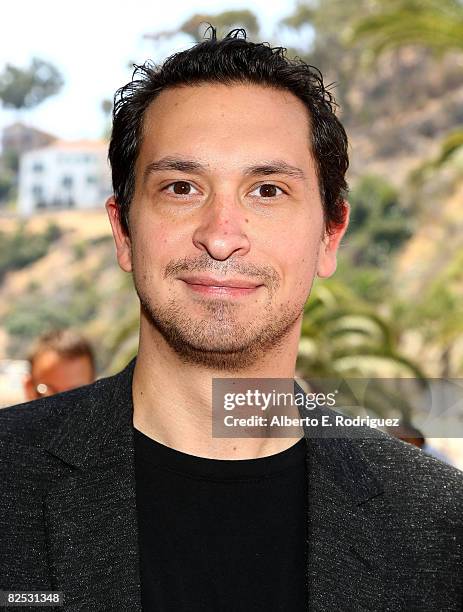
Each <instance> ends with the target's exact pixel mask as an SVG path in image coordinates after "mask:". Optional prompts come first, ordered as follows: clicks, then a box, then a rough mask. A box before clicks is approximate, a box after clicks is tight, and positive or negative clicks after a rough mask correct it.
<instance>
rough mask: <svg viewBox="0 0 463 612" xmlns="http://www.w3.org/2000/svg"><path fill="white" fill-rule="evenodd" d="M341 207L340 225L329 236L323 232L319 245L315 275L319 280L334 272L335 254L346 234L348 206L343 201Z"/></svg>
mask: <svg viewBox="0 0 463 612" xmlns="http://www.w3.org/2000/svg"><path fill="white" fill-rule="evenodd" d="M343 207H344V219H343V221H342V223H341V224H339V225H337V226H336V227H335V228H333V230H332V232H331V233H330V234H328V233H327V232H325V236H324V238H323V240H322V242H321V244H320V249H319V252H318V265H317V275H318V276H320V277H321V278H328V277H329V276H332V275H333V274H334V273H335V271H336V264H337V261H336V254H337V251H338V247H339V244H340V242H341V240H342V237H343V236H344V234H345V233H346V230H347V226H348V225H349V212H350V206H349V203H348V202H347V201H346V200H344V201H343Z"/></svg>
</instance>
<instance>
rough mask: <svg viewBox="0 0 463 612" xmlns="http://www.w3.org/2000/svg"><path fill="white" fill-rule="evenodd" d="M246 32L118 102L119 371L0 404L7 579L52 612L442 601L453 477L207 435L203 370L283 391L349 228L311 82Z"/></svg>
mask: <svg viewBox="0 0 463 612" xmlns="http://www.w3.org/2000/svg"><path fill="white" fill-rule="evenodd" d="M241 32H242V31H240V30H238V31H234V32H232V33H230V34H229V35H228V36H227V37H226V38H225V39H224V40H217V39H216V37H215V32H214V31H213V32H212V38H211V39H210V40H206V41H204V42H202V43H200V44H198V45H196V46H194V47H192V48H191V49H189V50H187V51H184V52H181V53H178V54H176V55H174V56H172V57H171V58H169V59H168V60H167V61H166V62H165V63H164V65H163V66H162V67H160V68H156V67H150V66H144V67H140V68H139V70H138V71H137V76H136V78H134V80H133V81H132V83H130V84H128V85H127V86H126V87H124V88H122V90H120V91H119V94H118V96H117V98H116V104H115V110H114V122H113V133H112V140H111V145H110V161H111V165H112V172H113V186H114V197H112V198H110V199H109V200H108V202H107V210H108V214H109V218H110V222H111V225H112V229H113V234H114V239H115V244H116V251H117V259H118V262H119V265H120V266H121V268H122V269H123V270H125V271H126V272H130V273H132V274H133V278H134V284H135V287H136V291H137V293H138V296H139V299H140V304H141V326H140V345H139V351H138V356H137V358H136V361H135V362H132V363H131V364H129V366H128V367H127V368H126V369H125V370H124V371H123V372H122V373H120V374H118V375H116V376H114V377H112V378H108V379H104V380H100V381H98V382H96V383H95V384H94V385H92V386H90V387H86V388H85V389H84V390H75V391H71V392H70V393H68V394H65V395H64V396H60V397H59V399H58V398H50V399H44V400H40V401H39V402H36V404H35V408H34V415H33V416H32V411H24V410H22V411H21V412H20V411H19V409H18V408H10V409H7V410H5V411H3V413H2V415H1V418H2V423H1V429H2V431H3V432H4V441H3V448H4V450H3V455H2V456H3V457H5V458H6V459H4V463H7V466H8V467H7V468H6V469H5V470H4V472H5V475H4V479H5V480H6V485H5V488H4V492H3V495H2V500H3V501H2V507H3V517H4V518H3V519H2V530H3V539H4V543H3V551H4V552H3V557H2V566H1V576H2V581H3V588H5V589H10V590H11V589H23V590H40V589H41V590H46V589H48V590H56V591H62V592H63V593H64V597H65V604H64V609H65V610H92V611H102V610H108V611H117V612H120V611H129V610H130V611H131V612H132V611H138V610H141V609H143V610H145V611H151V610H164V611H165V610H169V611H170V610H175V611H176V612H180V611H183V610H210V611H214V612H215V611H231V610H233V611H237V610H240V611H241V610H243V611H244V610H245V611H251V610H255V611H257V610H259V611H264V610H265V611H270V610H285V611H299V610H315V611H320V612H321V611H326V610H330V609H334V610H346V611H353V610H356V611H357V610H375V611H379V610H391V611H392V610H394V611H397V610H401V611H406V610H407V611H408V610H435V611H437V610H444V609H445V610H460V609H461V604H462V601H463V585H462V576H461V570H462V561H463V551H462V543H463V538H462V513H461V502H462V499H463V491H462V488H463V487H462V477H461V474H460V473H459V472H458V471H457V470H454V469H452V468H451V467H449V466H445V465H444V464H442V463H440V462H439V461H436V460H433V459H432V458H429V457H425V456H423V455H422V454H421V453H420V451H419V450H418V449H415V448H413V447H411V446H410V445H406V444H404V443H402V442H400V441H398V440H395V439H393V438H391V437H389V436H387V435H385V434H381V433H376V434H375V435H373V436H371V435H367V434H366V433H365V436H364V437H360V438H355V439H350V438H335V437H331V438H324V437H316V436H315V437H311V436H310V434H309V432H308V431H307V430H305V431H304V434H305V435H304V436H302V435H301V436H300V439H297V438H296V439H294V438H288V437H276V436H274V437H257V438H249V437H248V438H246V437H245V438H240V439H237V438H219V437H213V436H212V435H211V401H212V389H211V388H212V379H213V378H234V377H237V378H259V379H267V378H285V379H292V378H293V377H294V367H295V360H296V355H297V349H298V340H299V334H300V329H301V322H302V313H303V306H304V303H305V302H306V299H307V297H308V295H309V293H310V289H311V286H312V282H313V279H314V277H315V275H318V276H319V277H328V276H330V275H331V274H333V273H334V271H335V268H336V252H337V249H338V246H339V243H340V241H341V239H342V237H343V235H344V232H345V230H346V227H347V223H348V214H349V208H348V204H347V202H345V200H344V193H345V190H346V183H345V178H344V176H345V172H346V169H347V152H346V151H347V140H346V136H345V132H344V130H343V128H342V126H341V124H340V123H339V121H338V120H337V118H336V116H335V114H334V111H333V100H332V98H331V96H330V94H329V93H328V92H327V91H326V90H325V89H324V87H323V82H322V80H321V77H320V75H319V74H318V73H317V72H316V71H314V70H313V69H311V68H310V67H309V66H307V65H306V64H304V63H302V62H297V61H290V60H288V59H287V58H286V56H285V53H284V50H283V49H279V48H277V49H271V48H270V47H269V46H267V45H265V44H254V43H251V42H248V41H246V40H245V39H244V38H242V37H240V33H241ZM25 415H26V416H25Z"/></svg>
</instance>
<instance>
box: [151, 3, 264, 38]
mask: <svg viewBox="0 0 463 612" xmlns="http://www.w3.org/2000/svg"><path fill="white" fill-rule="evenodd" d="M209 25H213V26H214V27H215V28H217V30H218V31H217V34H218V36H219V37H222V36H224V35H225V34H227V33H228V32H229V31H230V30H233V29H235V28H245V29H246V32H247V35H248V37H249V38H251V39H252V38H254V37H256V36H257V34H258V32H259V24H258V21H257V17H256V16H255V15H254V13H253V12H252V11H250V10H247V9H241V10H229V11H223V12H221V13H216V14H211V13H195V14H194V15H192V16H191V17H189V18H188V19H187V20H186V21H184V22H183V23H182V24H181V25H180V27H179V28H178V29H176V30H163V31H160V32H154V33H151V34H145V36H144V38H150V39H152V40H154V41H158V40H161V39H164V38H170V37H172V36H175V35H176V34H178V33H180V32H181V33H182V34H187V35H188V36H191V37H192V38H193V40H194V41H195V42H199V41H200V40H202V39H203V38H204V34H205V31H206V30H207V28H208V27H209Z"/></svg>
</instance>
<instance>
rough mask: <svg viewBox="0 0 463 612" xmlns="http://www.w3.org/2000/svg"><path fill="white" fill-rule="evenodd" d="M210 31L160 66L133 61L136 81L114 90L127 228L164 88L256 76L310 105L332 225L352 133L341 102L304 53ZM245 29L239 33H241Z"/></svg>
mask: <svg viewBox="0 0 463 612" xmlns="http://www.w3.org/2000/svg"><path fill="white" fill-rule="evenodd" d="M209 29H210V30H211V37H210V38H209V39H206V40H204V41H202V42H200V43H197V44H195V45H194V46H193V47H191V48H190V49H188V50H186V51H181V52H179V53H175V54H174V55H171V56H170V57H169V58H168V59H167V60H166V61H165V62H164V64H163V65H162V66H156V65H154V64H152V63H150V62H146V63H145V64H143V65H141V66H135V70H134V73H133V76H132V81H131V82H130V83H128V84H127V85H125V86H124V87H121V88H120V89H118V90H117V92H116V94H115V96H114V110H113V129H112V136H111V143H110V146H109V160H110V163H111V168H112V181H113V190H114V197H115V200H116V203H117V205H118V207H119V211H120V217H121V221H122V224H123V227H124V229H125V230H126V232H127V233H128V231H129V227H128V213H129V207H130V203H131V200H132V198H133V194H134V189H135V164H136V161H137V158H138V154H139V151H140V145H141V138H142V129H143V120H144V114H145V111H146V110H147V108H148V106H149V105H150V104H151V102H152V101H153V100H154V99H155V98H156V97H157V96H158V95H159V94H160V93H161V91H163V90H165V89H167V88H171V87H175V86H180V85H196V84H199V83H209V82H210V83H225V84H232V83H250V84H257V85H264V86H270V87H274V88H277V89H283V90H288V91H290V92H292V93H293V94H294V95H295V96H297V97H298V98H299V99H300V100H301V101H302V102H303V103H304V105H305V106H306V108H307V110H308V112H309V116H310V120H311V128H312V129H311V139H312V142H311V149H312V153H313V156H314V158H315V164H316V170H317V175H318V181H319V189H320V194H321V198H322V202H323V210H324V217H325V228H326V230H327V231H331V230H332V229H333V227H334V226H337V225H339V224H341V223H342V222H343V220H344V218H345V212H346V211H345V208H344V206H343V204H342V200H343V198H344V197H345V194H346V192H347V183H346V180H345V174H346V171H347V168H348V165H349V159H348V154H347V136H346V132H345V130H344V128H343V126H342V125H341V123H340V121H339V119H338V118H337V117H336V115H335V107H336V106H337V105H336V102H335V100H334V97H333V95H332V94H331V93H330V92H329V91H328V90H327V88H326V87H325V85H324V84H323V77H322V75H321V73H320V71H319V70H318V69H317V68H314V67H313V66H310V65H308V64H307V63H305V62H304V61H303V60H301V59H299V58H296V59H289V58H288V57H287V56H286V49H284V48H283V47H273V48H272V47H270V46H269V45H268V44H267V43H253V42H250V41H248V40H246V32H245V30H243V29H235V30H232V31H231V32H229V33H228V34H227V36H225V38H223V39H222V40H217V35H216V30H215V29H214V28H213V27H212V26H210V28H208V30H209ZM240 35H241V36H240Z"/></svg>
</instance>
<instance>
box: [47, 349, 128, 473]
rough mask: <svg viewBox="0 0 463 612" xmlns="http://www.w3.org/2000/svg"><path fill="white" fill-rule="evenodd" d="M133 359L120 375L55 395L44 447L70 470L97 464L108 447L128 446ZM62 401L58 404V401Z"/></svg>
mask: <svg viewBox="0 0 463 612" xmlns="http://www.w3.org/2000/svg"><path fill="white" fill-rule="evenodd" d="M135 363H136V358H134V359H133V360H132V361H131V362H130V363H129V364H128V365H127V366H126V367H125V368H124V370H122V371H121V372H119V373H118V374H116V375H115V376H111V377H109V378H105V379H102V380H99V381H97V382H96V383H93V384H92V385H89V386H87V387H83V388H80V389H76V390H74V391H71V392H68V393H66V394H64V395H62V394H60V395H56V396H54V397H53V398H50V399H51V400H54V402H55V403H56V405H55V406H54V407H53V410H52V413H53V416H52V419H51V425H50V426H49V428H48V430H47V432H46V433H45V436H44V440H43V446H44V448H45V449H46V450H47V451H48V452H49V453H51V454H52V455H54V456H55V457H58V458H59V459H61V460H62V461H64V462H65V463H67V464H69V465H71V466H73V467H79V468H83V467H89V466H91V465H94V464H96V463H98V461H99V460H100V456H101V453H102V452H104V451H105V448H106V449H107V448H108V447H109V446H110V445H111V444H116V447H115V450H116V452H117V448H118V447H119V448H120V445H121V442H122V441H123V440H124V441H125V443H126V444H129V443H130V440H131V436H130V435H128V434H130V433H131V425H132V419H133V402H132V378H133V371H134V368H135ZM60 400H61V401H60Z"/></svg>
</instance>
